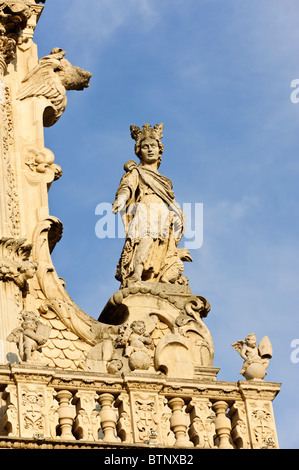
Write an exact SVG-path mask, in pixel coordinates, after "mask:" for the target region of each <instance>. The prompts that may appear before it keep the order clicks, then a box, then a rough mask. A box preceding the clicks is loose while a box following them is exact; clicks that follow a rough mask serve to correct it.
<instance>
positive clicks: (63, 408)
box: [56, 390, 75, 440]
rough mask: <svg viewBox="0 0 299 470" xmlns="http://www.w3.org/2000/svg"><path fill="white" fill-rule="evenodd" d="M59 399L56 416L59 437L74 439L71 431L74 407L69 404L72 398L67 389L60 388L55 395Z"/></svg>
mask: <svg viewBox="0 0 299 470" xmlns="http://www.w3.org/2000/svg"><path fill="white" fill-rule="evenodd" d="M56 398H57V400H58V401H59V408H58V416H59V425H60V430H61V436H60V437H61V439H65V440H74V439H75V437H74V435H73V433H72V428H73V422H74V417H75V413H74V407H73V406H72V405H70V400H71V399H72V398H73V395H72V393H71V392H70V391H69V390H60V391H59V392H58V393H57V395H56Z"/></svg>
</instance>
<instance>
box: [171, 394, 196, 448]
mask: <svg viewBox="0 0 299 470" xmlns="http://www.w3.org/2000/svg"><path fill="white" fill-rule="evenodd" d="M168 405H169V407H170V408H171V410H172V415H171V418H170V427H171V430H172V431H173V433H174V435H175V439H176V441H175V444H174V445H175V447H193V444H192V443H191V442H190V441H189V439H188V437H187V428H188V422H187V415H186V414H184V413H183V407H184V405H185V402H184V400H183V399H182V398H179V397H176V398H172V399H171V400H169V402H168Z"/></svg>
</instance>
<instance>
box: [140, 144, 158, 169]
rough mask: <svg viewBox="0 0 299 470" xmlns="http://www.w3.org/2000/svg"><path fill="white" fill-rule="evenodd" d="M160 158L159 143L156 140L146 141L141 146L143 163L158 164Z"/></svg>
mask: <svg viewBox="0 0 299 470" xmlns="http://www.w3.org/2000/svg"><path fill="white" fill-rule="evenodd" d="M159 157H160V156H159V145H158V142H157V141H156V140H155V139H150V138H147V139H144V140H143V141H142V142H141V145H140V154H139V158H140V160H141V161H142V162H143V163H156V162H157V161H158V160H159Z"/></svg>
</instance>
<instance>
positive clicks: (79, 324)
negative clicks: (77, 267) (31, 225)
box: [33, 217, 101, 345]
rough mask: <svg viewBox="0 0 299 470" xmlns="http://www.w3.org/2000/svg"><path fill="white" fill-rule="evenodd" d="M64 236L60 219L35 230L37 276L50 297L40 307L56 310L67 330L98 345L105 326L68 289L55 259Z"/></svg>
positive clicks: (43, 224)
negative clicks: (57, 268) (56, 249)
mask: <svg viewBox="0 0 299 470" xmlns="http://www.w3.org/2000/svg"><path fill="white" fill-rule="evenodd" d="M61 236H62V223H61V222H60V220H59V219H57V218H56V217H48V218H47V219H45V220H44V221H42V222H40V223H39V224H38V225H37V226H36V228H35V231H34V235H33V239H34V247H33V254H34V257H35V259H37V260H38V270H37V272H36V277H37V280H38V282H39V285H40V288H41V290H42V292H43V294H44V296H45V298H46V300H45V302H44V303H43V304H42V305H41V306H40V308H39V311H40V313H41V314H43V313H46V312H47V311H48V309H50V310H53V311H54V312H55V313H56V315H57V317H58V318H59V319H60V320H61V321H62V322H63V324H64V325H66V326H67V328H68V329H69V330H70V331H71V332H73V333H74V334H76V335H77V336H78V337H79V338H81V339H82V340H84V341H85V342H87V343H88V344H91V345H94V344H96V342H97V338H98V333H99V329H100V328H101V323H99V322H98V321H96V320H95V319H94V318H92V317H90V316H89V315H87V314H86V313H85V312H84V311H83V310H81V309H80V308H79V307H78V305H77V304H76V303H75V302H74V301H73V300H72V298H71V297H70V296H69V294H68V293H67V291H66V290H65V287H64V283H63V282H62V280H61V279H60V278H59V276H58V275H57V273H56V270H55V268H54V266H53V263H52V260H51V252H52V251H53V249H54V247H55V245H56V243H57V242H58V241H59V240H60V238H61Z"/></svg>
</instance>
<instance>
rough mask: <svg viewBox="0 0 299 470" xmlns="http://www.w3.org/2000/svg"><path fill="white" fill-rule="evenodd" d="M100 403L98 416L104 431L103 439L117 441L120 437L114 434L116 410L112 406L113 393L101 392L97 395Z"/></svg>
mask: <svg viewBox="0 0 299 470" xmlns="http://www.w3.org/2000/svg"><path fill="white" fill-rule="evenodd" d="M99 403H100V405H101V411H100V418H101V423H102V431H103V433H104V437H103V441H105V442H118V441H119V440H120V439H119V438H118V437H117V436H116V421H117V416H116V410H115V409H114V408H113V403H114V395H112V394H111V393H101V395H100V396H99Z"/></svg>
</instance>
